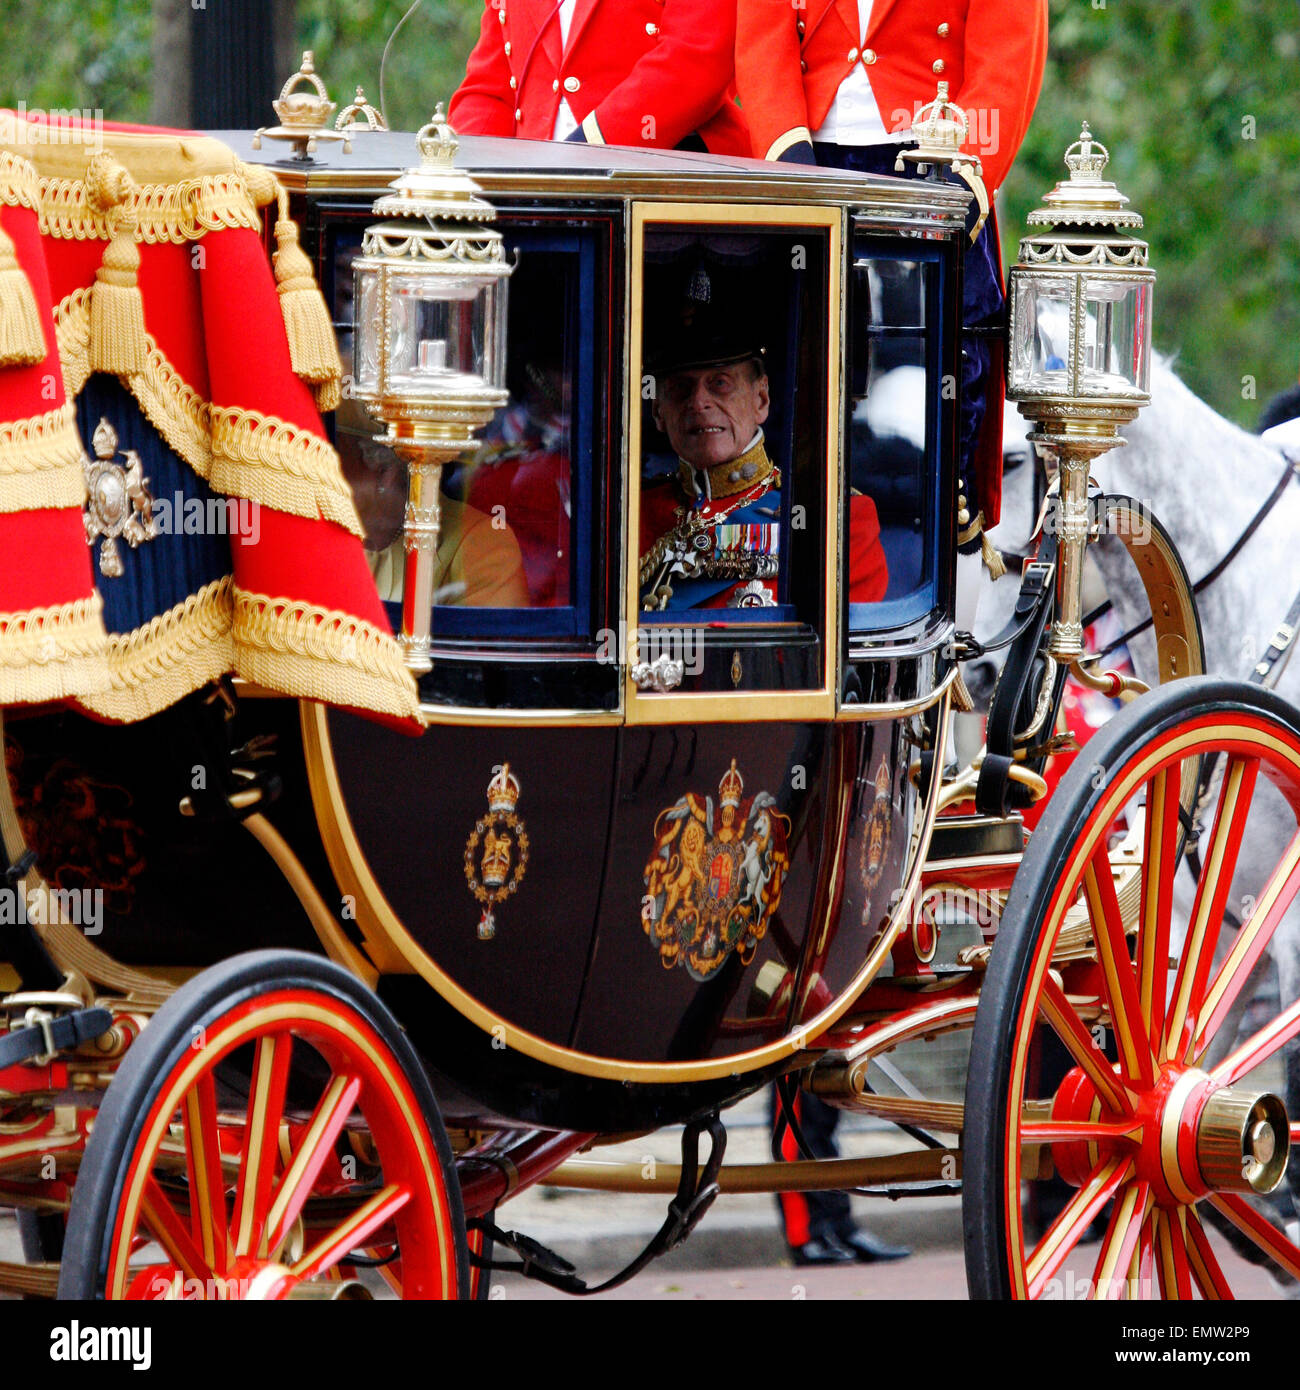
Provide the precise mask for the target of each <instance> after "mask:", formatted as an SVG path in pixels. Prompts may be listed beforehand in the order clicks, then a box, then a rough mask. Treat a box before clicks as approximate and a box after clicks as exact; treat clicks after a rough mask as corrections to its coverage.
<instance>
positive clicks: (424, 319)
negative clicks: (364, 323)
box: [388, 274, 496, 401]
mask: <svg viewBox="0 0 1300 1390" xmlns="http://www.w3.org/2000/svg"><path fill="white" fill-rule="evenodd" d="M490 288H491V287H489V286H484V284H483V282H482V281H481V280H478V279H476V278H475V277H473V276H470V275H439V274H434V275H419V274H415V275H412V274H393V275H391V276H390V278H389V318H388V389H389V390H390V391H393V392H394V393H395V394H397V395H399V396H404V397H407V398H409V399H410V400H412V401H418V400H422V399H424V398H425V397H427V396H429V395H432V396H434V398H435V399H436V398H437V397H439V396H441V395H443V394H444V393H446V392H450V391H458V390H474V389H477V388H481V387H482V386H483V385H485V384H486V380H487V377H486V372H487V370H488V369H489V359H490V358H494V357H495V355H496V353H495V350H494V349H495V343H494V342H493V341H492V340H494V339H495V337H496V315H495V313H494V312H493V310H494V308H495V305H494V303H493V296H492V295H491V294H490V293H489V292H488V291H489V290H490Z"/></svg>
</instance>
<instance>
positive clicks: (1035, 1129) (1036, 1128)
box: [1020, 1120, 1142, 1144]
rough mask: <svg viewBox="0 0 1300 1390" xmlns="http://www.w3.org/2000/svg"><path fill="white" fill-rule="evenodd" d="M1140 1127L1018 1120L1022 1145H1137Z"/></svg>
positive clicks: (1126, 1122)
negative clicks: (1105, 1142)
mask: <svg viewBox="0 0 1300 1390" xmlns="http://www.w3.org/2000/svg"><path fill="white" fill-rule="evenodd" d="M1141 1138H1142V1126H1141V1125H1140V1124H1139V1123H1138V1122H1137V1121H1135V1120H1022V1121H1021V1122H1020V1142H1021V1143H1022V1144H1026V1143H1028V1144H1070V1143H1075V1142H1078V1143H1085V1142H1086V1143H1095V1142H1096V1141H1097V1140H1099V1139H1132V1140H1134V1141H1140V1140H1141Z"/></svg>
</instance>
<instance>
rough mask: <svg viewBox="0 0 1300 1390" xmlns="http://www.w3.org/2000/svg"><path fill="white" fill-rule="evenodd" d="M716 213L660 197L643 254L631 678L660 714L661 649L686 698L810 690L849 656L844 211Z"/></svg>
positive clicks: (637, 324) (637, 326)
mask: <svg viewBox="0 0 1300 1390" xmlns="http://www.w3.org/2000/svg"><path fill="white" fill-rule="evenodd" d="M638 211H639V212H640V211H641V210H640V209H638ZM701 212H702V210H701V209H699V208H698V207H697V208H694V209H691V208H687V207H685V206H683V207H680V208H672V209H669V208H659V207H655V208H649V207H647V208H646V209H645V210H644V213H643V221H642V224H641V225H642V228H643V230H642V235H641V239H640V241H639V243H638V244H637V247H636V250H634V258H635V259H636V261H637V262H638V263H639V268H640V274H639V277H638V279H637V281H636V283H635V284H634V289H633V293H634V295H636V296H637V301H638V302H637V306H636V308H637V310H638V311H639V312H637V313H636V314H635V315H634V320H633V323H634V329H633V331H634V333H636V334H637V343H636V347H637V349H638V352H637V360H638V361H639V364H640V388H641V389H640V396H641V410H640V413H639V418H638V419H637V420H635V421H634V424H635V425H636V426H638V428H637V429H636V430H635V433H634V439H633V441H632V443H633V448H634V449H635V450H636V453H635V454H634V457H636V458H637V459H638V460H639V469H638V478H637V482H638V488H637V491H636V494H635V511H634V517H635V523H634V524H635V530H634V531H633V532H632V533H631V534H632V535H633V536H634V537H635V538H636V546H637V548H636V560H637V564H636V567H635V570H634V571H633V572H632V575H631V578H630V582H629V601H630V602H631V603H632V604H634V607H635V619H636V623H637V630H638V650H639V653H640V658H641V659H640V662H639V664H637V665H635V666H634V668H633V671H632V674H631V679H632V682H633V684H634V685H635V687H636V690H637V692H638V694H637V696H636V702H637V704H638V706H639V705H641V704H642V703H644V704H645V710H646V717H647V718H648V717H651V716H650V714H649V709H650V705H651V704H655V705H661V704H662V703H663V701H664V700H665V699H666V698H668V690H667V689H666V688H665V686H664V685H663V684H655V683H654V670H653V663H654V662H655V661H656V660H657V659H658V658H659V657H661V656H662V657H663V658H665V659H667V660H670V661H671V660H672V659H674V658H675V659H676V660H678V661H679V662H680V664H681V665H682V666H683V668H684V669H683V670H682V672H681V676H680V680H679V681H678V680H676V676H677V673H676V672H675V671H674V672H672V673H671V674H672V676H673V679H674V681H675V683H674V684H673V685H672V687H671V689H672V691H674V692H675V693H677V694H679V695H681V696H683V697H689V696H696V695H698V696H708V695H715V696H719V697H721V696H724V695H725V696H728V697H730V696H733V695H736V694H738V693H740V692H747V691H748V692H755V691H768V692H773V693H776V692H783V693H784V694H786V695H794V694H795V693H797V692H802V693H806V694H807V695H808V696H809V697H810V698H811V697H812V695H813V694H817V695H818V696H820V695H821V694H822V693H823V692H825V691H826V690H827V689H828V687H829V675H828V671H827V652H828V651H833V650H834V647H833V644H831V643H829V642H828V641H827V628H826V613H827V593H828V587H829V586H828V580H829V575H828V569H827V563H828V562H827V550H828V547H827V538H828V536H829V535H830V534H831V533H832V531H831V510H832V503H833V497H834V490H835V487H836V478H835V468H834V466H833V465H834V463H835V461H836V460H835V458H834V452H833V451H832V450H831V448H830V441H831V439H832V438H835V437H837V432H838V406H837V405H832V400H835V401H838V386H839V383H838V376H837V375H836V376H834V377H833V376H832V373H831V370H830V364H831V363H833V362H837V361H838V358H839V347H838V338H839V313H838V305H839V292H838V287H839V261H838V254H837V253H836V252H835V251H834V250H833V248H834V247H835V246H837V245H838V233H839V214H838V212H837V211H835V210H830V209H826V210H822V209H806V208H805V209H779V210H778V209H775V208H764V209H750V208H747V207H717V208H714V209H710V213H711V214H713V215H714V217H715V218H716V220H714V221H708V220H705V219H704V218H703V217H702V216H701ZM787 219H788V220H787ZM805 219H806V220H805ZM637 251H639V253H640V254H639V256H637ZM643 696H644V700H643V699H642V697H643ZM745 708H750V706H745ZM635 717H640V716H639V715H637V716H635Z"/></svg>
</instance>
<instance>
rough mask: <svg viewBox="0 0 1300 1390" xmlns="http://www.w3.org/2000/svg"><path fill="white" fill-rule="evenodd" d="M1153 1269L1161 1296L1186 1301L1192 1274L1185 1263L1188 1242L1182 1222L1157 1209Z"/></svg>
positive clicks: (1190, 1291) (1189, 1294) (1188, 1295)
mask: <svg viewBox="0 0 1300 1390" xmlns="http://www.w3.org/2000/svg"><path fill="white" fill-rule="evenodd" d="M1155 1223H1156V1230H1155V1235H1156V1269H1157V1271H1158V1272H1159V1275H1160V1293H1161V1295H1162V1296H1163V1297H1165V1298H1169V1299H1181V1300H1183V1301H1186V1300H1189V1299H1190V1298H1191V1296H1192V1272H1191V1269H1190V1267H1189V1266H1188V1263H1187V1241H1186V1239H1185V1238H1184V1236H1183V1226H1182V1222H1181V1221H1175V1220H1174V1219H1173V1218H1172V1217H1171V1216H1170V1215H1169V1213H1168V1212H1167V1211H1163V1210H1161V1209H1160V1208H1159V1207H1157V1208H1156V1211H1155Z"/></svg>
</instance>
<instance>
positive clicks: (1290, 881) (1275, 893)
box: [1192, 834, 1300, 1055]
mask: <svg viewBox="0 0 1300 1390" xmlns="http://www.w3.org/2000/svg"><path fill="white" fill-rule="evenodd" d="M1297 890H1300V834H1297V835H1295V836H1294V838H1293V839H1292V841H1291V843H1290V844H1289V845H1288V846H1287V850H1286V853H1285V854H1284V855H1283V857H1282V860H1281V862H1280V863H1279V864H1278V866H1277V868H1276V869H1275V870H1274V871H1273V874H1272V877H1271V878H1270V879H1269V881H1268V884H1267V886H1266V887H1265V889H1264V891H1263V893H1261V894H1260V898H1259V901H1258V902H1257V903H1256V904H1255V910H1254V911H1253V912H1252V913H1251V915H1250V918H1249V919H1248V920H1247V921H1246V922H1245V923H1244V924H1243V925H1242V928H1241V930H1240V931H1239V932H1238V933H1237V939H1236V941H1234V942H1233V944H1232V949H1231V950H1230V951H1229V952H1228V956H1227V959H1226V960H1225V961H1224V962H1223V965H1222V966H1221V967H1220V968H1219V971H1218V973H1217V974H1216V975H1215V977H1214V980H1213V982H1212V983H1211V985H1210V987H1209V989H1208V990H1207V991H1206V994H1205V1003H1204V1005H1203V1006H1202V1008H1201V1010H1200V1018H1199V1019H1198V1021H1197V1025H1196V1034H1195V1038H1194V1040H1193V1044H1192V1050H1193V1052H1194V1053H1195V1054H1197V1055H1199V1054H1200V1053H1201V1052H1203V1051H1204V1049H1205V1048H1206V1046H1208V1044H1209V1043H1210V1041H1211V1040H1212V1039H1213V1037H1214V1034H1215V1033H1216V1031H1217V1030H1218V1029H1219V1027H1220V1026H1221V1025H1222V1023H1223V1020H1224V1019H1225V1018H1226V1017H1227V1015H1228V1013H1229V1012H1230V1011H1231V1009H1232V1006H1233V1004H1235V1003H1236V1001H1237V996H1238V994H1239V993H1240V992H1241V990H1242V988H1243V986H1244V985H1245V983H1246V981H1247V980H1248V979H1249V978H1250V975H1251V972H1252V971H1253V970H1254V968H1255V966H1256V965H1257V964H1258V962H1259V959H1260V957H1261V956H1262V955H1263V954H1264V952H1265V951H1266V950H1267V949H1268V945H1269V942H1270V941H1272V939H1273V933H1274V932H1275V931H1276V930H1277V926H1278V923H1279V922H1281V920H1282V918H1283V917H1285V916H1286V914H1287V911H1288V910H1289V909H1290V907H1291V904H1292V902H1293V901H1294V900H1295V895H1296V892H1297Z"/></svg>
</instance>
